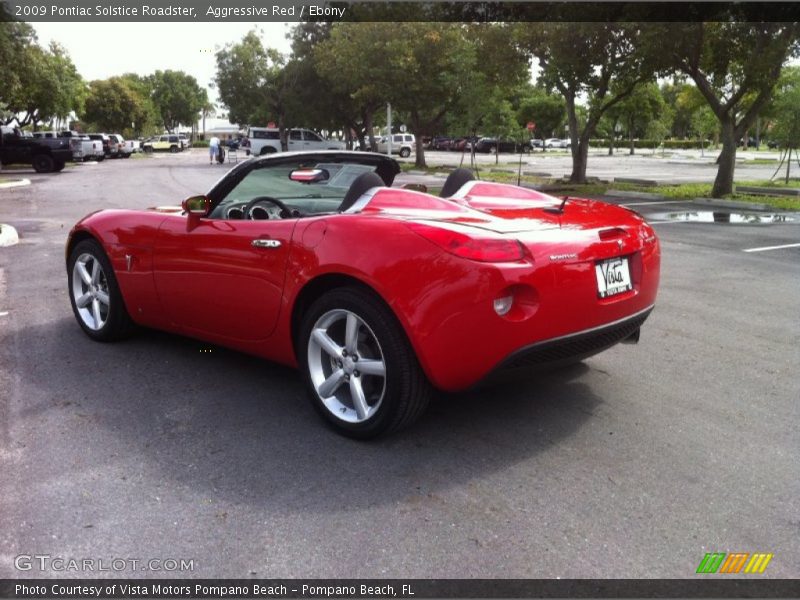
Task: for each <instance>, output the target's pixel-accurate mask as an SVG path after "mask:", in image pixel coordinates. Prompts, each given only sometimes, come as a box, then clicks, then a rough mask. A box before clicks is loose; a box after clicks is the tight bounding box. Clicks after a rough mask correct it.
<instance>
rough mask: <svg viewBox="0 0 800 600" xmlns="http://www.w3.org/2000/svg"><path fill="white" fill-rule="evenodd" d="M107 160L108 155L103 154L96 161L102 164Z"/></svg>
mask: <svg viewBox="0 0 800 600" xmlns="http://www.w3.org/2000/svg"><path fill="white" fill-rule="evenodd" d="M105 159H106V155H105V154H103V156H98V157H97V158H96V159H95V160H96V161H97V162H99V163H101V162H103V161H104V160H105Z"/></svg>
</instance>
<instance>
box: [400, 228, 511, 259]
mask: <svg viewBox="0 0 800 600" xmlns="http://www.w3.org/2000/svg"><path fill="white" fill-rule="evenodd" d="M407 225H408V228H409V229H411V231H413V232H414V233H416V234H418V235H420V236H422V237H424V238H425V239H426V240H428V241H429V242H433V243H434V244H436V245H437V246H439V247H440V248H442V249H443V250H445V251H447V252H449V253H450V254H454V255H455V256H460V257H461V258H468V259H469V260H476V261H479V262H510V261H516V260H522V258H523V257H524V252H523V248H522V244H520V243H519V241H518V240H507V239H503V238H491V237H478V236H473V235H467V234H465V233H461V232H459V231H452V230H450V229H442V228H440V227H431V226H428V225H423V224H420V223H407Z"/></svg>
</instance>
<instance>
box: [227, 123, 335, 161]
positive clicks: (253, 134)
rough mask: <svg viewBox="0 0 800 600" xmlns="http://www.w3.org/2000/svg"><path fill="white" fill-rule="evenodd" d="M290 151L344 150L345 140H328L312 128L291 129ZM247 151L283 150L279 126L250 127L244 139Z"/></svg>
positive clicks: (262, 152) (267, 151) (243, 145)
mask: <svg viewBox="0 0 800 600" xmlns="http://www.w3.org/2000/svg"><path fill="white" fill-rule="evenodd" d="M287 134H288V135H287V137H288V140H287V142H288V144H289V152H298V151H301V150H344V149H345V144H344V142H340V141H337V140H326V139H325V138H324V137H322V136H320V135H319V134H317V133H314V132H313V131H311V130H310V129H290V130H289V131H288V132H287ZM242 148H243V149H244V151H245V153H246V154H248V155H252V156H261V155H262V154H271V153H273V152H280V151H281V138H280V132H279V130H278V128H277V127H276V128H274V129H273V128H271V127H248V128H247V133H246V136H245V138H244V140H242Z"/></svg>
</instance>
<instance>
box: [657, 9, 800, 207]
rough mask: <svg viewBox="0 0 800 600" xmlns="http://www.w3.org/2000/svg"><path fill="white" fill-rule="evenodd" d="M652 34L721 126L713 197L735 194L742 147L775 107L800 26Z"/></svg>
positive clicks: (725, 25)
mask: <svg viewBox="0 0 800 600" xmlns="http://www.w3.org/2000/svg"><path fill="white" fill-rule="evenodd" d="M730 13H731V14H730V17H731V20H730V21H727V22H713V23H704V22H697V23H671V24H660V27H658V28H655V27H651V28H650V31H651V33H650V37H651V39H653V40H659V42H660V44H661V48H662V51H663V53H664V55H665V56H667V57H668V58H669V60H670V62H671V65H672V67H673V68H675V69H676V70H678V71H680V72H682V73H685V74H686V75H688V76H689V77H690V78H691V79H692V80H693V81H694V83H695V85H696V86H697V90H698V91H699V92H700V94H702V96H703V98H704V99H705V100H706V102H707V103H708V106H709V108H710V109H711V111H712V112H713V113H714V114H715V115H716V117H717V119H718V120H719V123H720V130H721V138H722V152H721V154H720V157H719V160H718V163H719V169H718V171H717V177H716V179H715V181H714V186H713V188H712V195H713V196H716V197H719V196H722V195H725V194H730V193H731V192H732V191H733V175H734V166H735V159H736V146H737V142H738V140H739V138H741V137H742V136H743V135H744V134H745V133H746V132H747V130H748V128H749V127H750V126H751V125H752V124H753V122H754V121H755V119H756V117H757V115H758V113H759V111H760V110H761V109H763V108H764V107H765V106H766V105H767V103H768V102H769V99H770V96H771V95H772V90H773V88H774V87H775V84H776V82H777V81H778V76H779V74H780V72H781V68H782V66H783V65H784V63H785V62H786V60H787V59H788V58H789V57H792V56H797V54H798V51H799V50H800V47H799V46H798V36H800V25H799V24H798V23H758V22H749V21H739V20H736V16H737V9H736V8H735V7H732V8H731V9H730Z"/></svg>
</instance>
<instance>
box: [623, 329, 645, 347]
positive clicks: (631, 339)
mask: <svg viewBox="0 0 800 600" xmlns="http://www.w3.org/2000/svg"><path fill="white" fill-rule="evenodd" d="M641 331H642V329H641V327H637V328H636V331H634V332H633V333H632V334H630V335H629V336H628V337H626V338H625V339H624V340H622V342H621V343H622V344H638V343H639V334H640V333H641Z"/></svg>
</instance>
